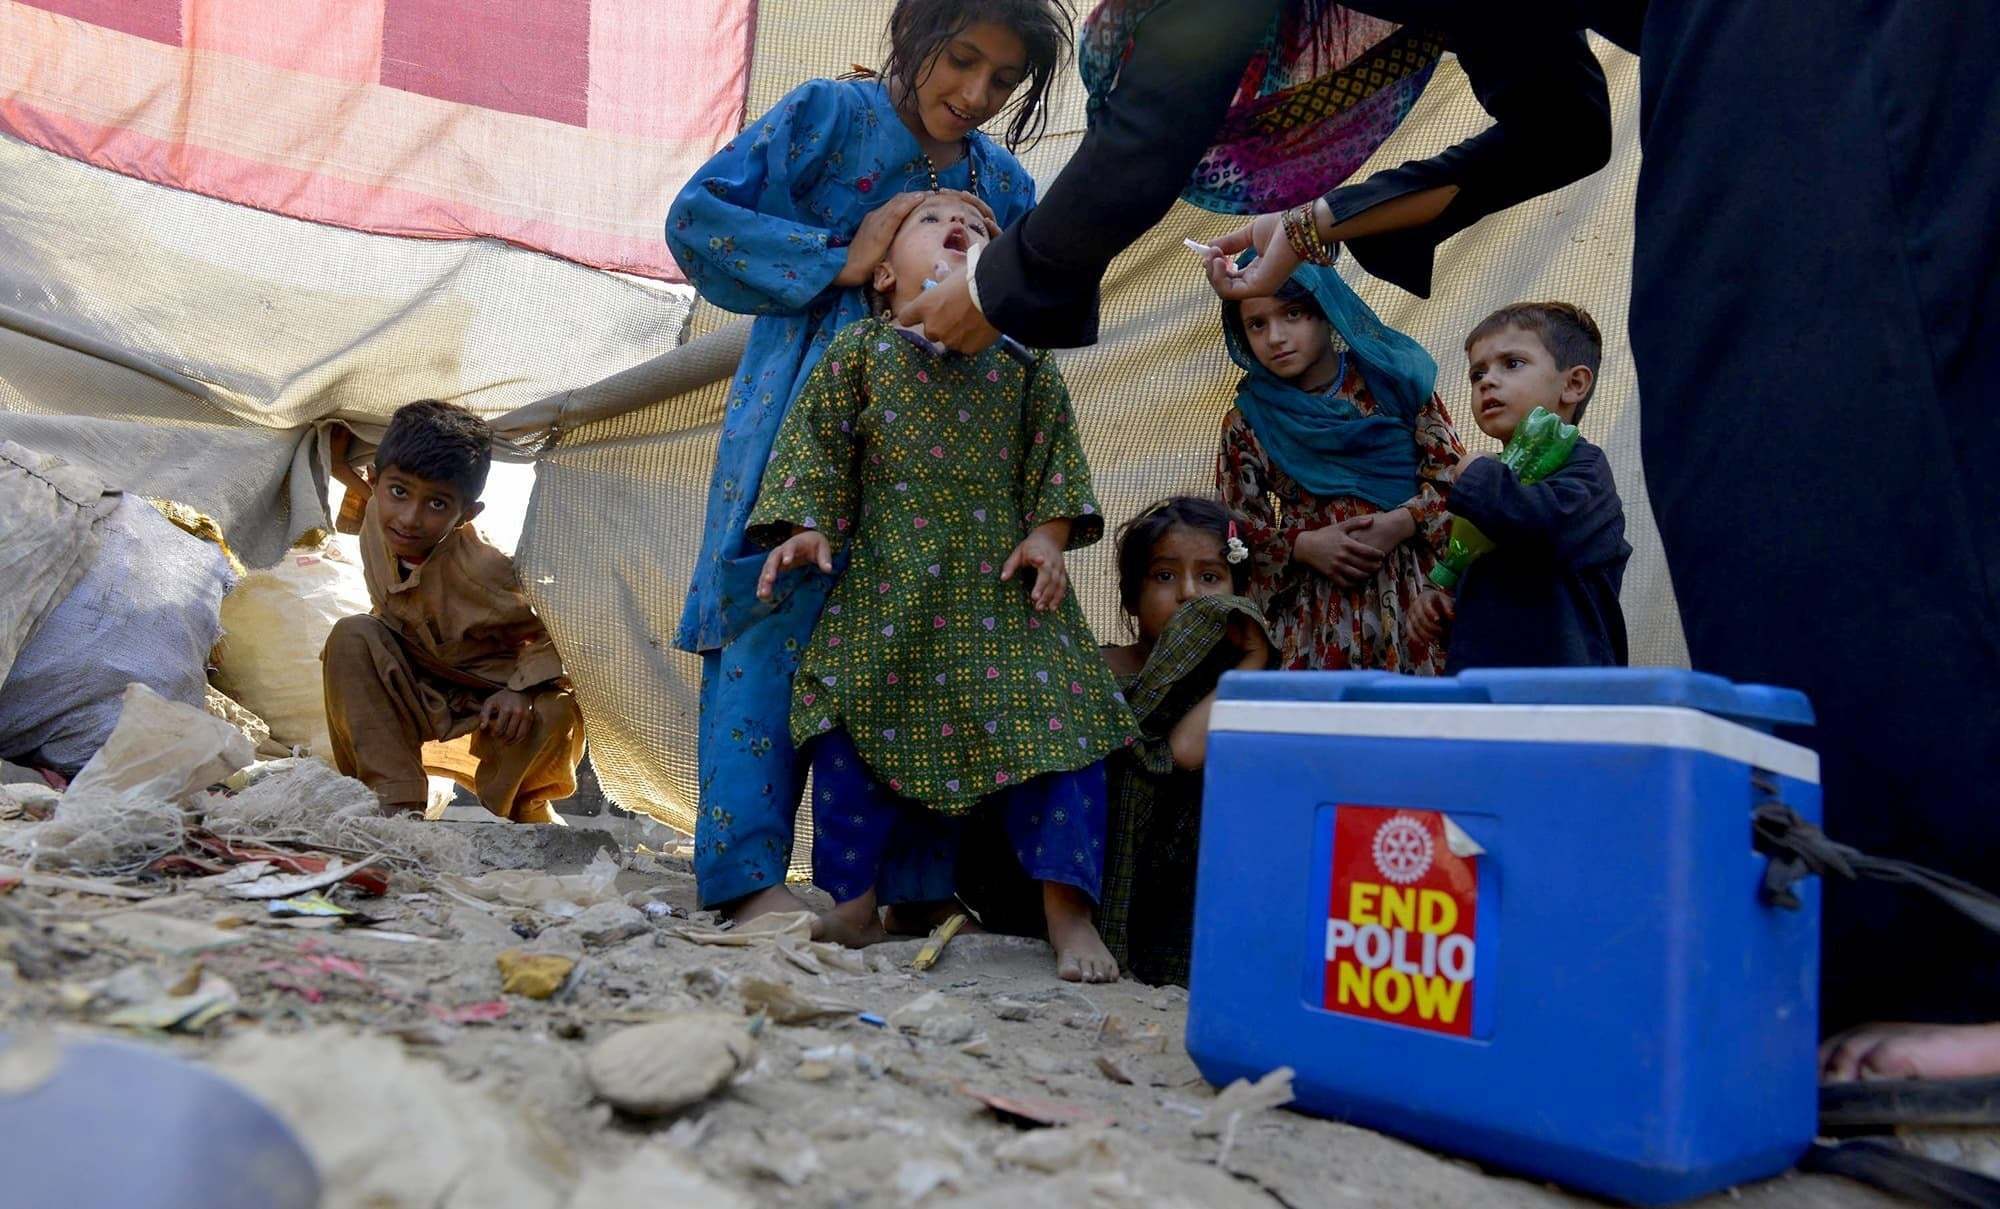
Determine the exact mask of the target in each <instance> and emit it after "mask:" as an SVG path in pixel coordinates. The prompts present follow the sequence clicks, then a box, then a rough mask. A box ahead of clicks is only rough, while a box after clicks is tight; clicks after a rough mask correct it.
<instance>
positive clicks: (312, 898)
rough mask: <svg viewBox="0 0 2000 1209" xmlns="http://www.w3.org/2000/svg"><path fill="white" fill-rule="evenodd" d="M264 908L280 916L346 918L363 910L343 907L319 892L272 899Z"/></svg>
mask: <svg viewBox="0 0 2000 1209" xmlns="http://www.w3.org/2000/svg"><path fill="white" fill-rule="evenodd" d="M264 909H265V910H266V911H268V912H269V913H270V914H272V915H275V916H278V917H279V918H284V917H286V916H297V915H307V916H320V917H327V918H332V919H345V918H347V917H349V916H359V915H360V914H361V912H359V911H356V910H355V909H354V908H353V907H343V906H341V905H340V904H339V903H337V902H334V901H333V900H332V899H330V898H328V897H327V896H326V895H324V894H318V893H314V894H301V895H299V896H298V897H297V898H279V899H272V900H271V901H270V902H267V903H265V904H264Z"/></svg>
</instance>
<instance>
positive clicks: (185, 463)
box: [0, 136, 691, 567]
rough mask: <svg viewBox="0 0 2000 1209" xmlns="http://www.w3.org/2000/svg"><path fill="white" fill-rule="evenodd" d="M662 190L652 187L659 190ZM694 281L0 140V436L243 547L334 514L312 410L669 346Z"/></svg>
mask: <svg viewBox="0 0 2000 1209" xmlns="http://www.w3.org/2000/svg"><path fill="white" fill-rule="evenodd" d="M661 205H662V206H664V205H665V203H664V201H662V202H661ZM690 297H691V292H690V291H689V290H688V289H687V287H685V286H671V287H670V286H663V285H659V284H656V283H653V282H649V281H645V280H642V279H638V278H632V277H626V276H621V275H617V274H611V273H602V272H597V271H594V270H591V269H586V268H583V267H581V266H578V265H574V264H570V263H568V262H566V261H562V260H557V259H555V258H553V257H549V256H543V255H538V254H533V253H528V252H523V251H521V250H519V249H516V248H511V247H507V246H504V245H502V244H499V243H496V242H494V241H491V240H462V241H456V242H450V243H443V242H437V241H432V240H416V239H395V238H388V237H383V236H374V235H366V234H361V233H358V232H354V231H347V230H342V229H339V228H336V227H328V226H322V225H319V224H314V223H306V222H300V221H297V220H295V219H289V218H282V217H279V216H276V215H272V214H268V213H264V212H261V211H257V210H252V209H247V208H245V207H242V206H235V205H229V204H225V203H223V202H219V201H215V200H212V199H209V198H206V197H201V196H197V195H195V194H191V193H185V192H181V191H179V190H174V189H163V188H160V187H158V186H156V185H151V184H148V183H146V182H144V181H139V180H134V179H131V178H129V177H125V176H120V175H117V174H115V173H111V172H106V171H101V170H99V169H95V168H91V167H88V166H86V165H84V164H81V163H78V162H76V161H73V160H69V159H65V158H63V157H61V156H57V155H54V154H51V153H49V152H46V151H42V150H40V149H38V148H35V147H31V146H28V145H27V144H25V143H21V142H18V141H16V140H13V139H9V138H6V137H4V136H0V437H3V438H7V439H11V440H14V441H17V442H19V443H20V444H22V445H25V446H27V447H28V448H30V449H35V450H39V451H41V452H43V453H48V454H55V455H60V456H62V457H64V458H65V459H66V460H68V461H70V462H73V463H76V464H78V465H82V466H86V467H88V468H90V469H91V470H92V471H93V472H95V473H96V474H97V475H98V476H99V477H100V478H102V479H104V480H105V481H106V482H108V483H110V484H111V485H113V486H115V487H120V488H123V489H125V490H130V491H137V492H141V493H143V494H145V495H147V496H150V497H152V498H156V499H170V500H174V501H177V502H179V503H183V504H187V505H190V506H192V507H194V508H197V509H199V510H200V511H202V512H204V513H206V514H208V515H209V516H211V517H213V518H215V520H216V522H217V523H218V524H220V525H221V526H222V528H223V531H224V532H225V533H227V534H228V535H229V541H230V545H231V546H232V547H233V548H234V549H235V550H236V552H237V554H238V555H239V556H240V557H241V558H242V559H243V560H244V561H245V562H246V563H248V564H249V565H251V566H253V567H267V566H270V565H271V564H273V563H275V562H277V560H278V559H279V558H280V557H281V556H282V555H283V554H284V552H285V549H286V547H287V546H288V545H289V544H290V543H291V542H292V540H293V539H295V538H297V537H298V536H300V535H301V534H303V533H305V532H307V531H309V530H312V529H316V528H326V527H329V526H331V524H332V520H331V518H330V517H329V516H328V514H327V500H326V494H325V485H324V483H325V477H324V473H323V470H322V469H321V467H322V466H323V465H324V463H323V460H322V456H321V454H320V452H319V448H318V446H319V442H317V441H315V440H313V439H312V436H313V425H314V424H316V423H317V422H318V421H321V420H324V419H328V418H332V417H336V416H337V417H340V418H343V419H353V420H356V421H357V422H366V421H373V422H374V423H375V424H380V423H381V422H382V421H384V420H386V419H387V418H388V415H389V413H390V412H392V411H394V410H395V408H396V407H397V406H398V405H399V404H402V403H406V402H409V401H410V400H412V399H418V398H424V397H427V396H428V397H436V398H443V399H449V400H451V401H453V402H458V403H463V404H465V405H466V406H468V407H472V408H474V409H475V410H478V411H481V412H483V413H486V414H496V413H499V412H502V411H507V410H510V409H512V408H515V407H518V406H521V405H523V404H526V403H528V402H531V401H533V400H535V399H538V398H541V397H543V396H545V395H549V394H553V393H556V392H560V391H563V390H567V389H570V388H574V387H582V386H588V385H590V384H592V383H595V382H597V381H598V380H600V379H602V378H605V377H607V376H609V375H613V374H616V373H618V372H619V371H621V370H624V369H627V368H629V367H631V366H634V365H637V364H639V363H641V362H644V361H646V360H648V359H649V358H651V357H653V356H655V355H657V354H659V353H661V352H663V351H665V350H666V349H668V348H671V347H673V345H674V344H675V342H676V341H677V340H678V338H679V335H680V332H681V330H682V328H683V326H684V323H685V320H686V317H687V311H688V301H689V298H690Z"/></svg>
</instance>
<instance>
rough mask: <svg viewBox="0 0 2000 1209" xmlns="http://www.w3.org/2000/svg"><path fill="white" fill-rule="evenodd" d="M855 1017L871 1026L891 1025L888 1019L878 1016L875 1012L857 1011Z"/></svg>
mask: <svg viewBox="0 0 2000 1209" xmlns="http://www.w3.org/2000/svg"><path fill="white" fill-rule="evenodd" d="M854 1018H855V1019H856V1020H859V1021H860V1022H861V1023H863V1024H865V1025H867V1026H868V1027H869V1028H888V1027H889V1022H888V1021H887V1020H884V1019H883V1018H882V1017H880V1016H877V1015H876V1014H875V1013H873V1012H857V1013H856V1014H855V1016H854Z"/></svg>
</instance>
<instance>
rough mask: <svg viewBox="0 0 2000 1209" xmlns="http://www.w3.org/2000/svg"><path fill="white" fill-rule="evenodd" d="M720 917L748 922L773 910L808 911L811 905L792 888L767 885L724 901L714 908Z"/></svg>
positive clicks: (732, 921)
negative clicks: (728, 901)
mask: <svg viewBox="0 0 2000 1209" xmlns="http://www.w3.org/2000/svg"><path fill="white" fill-rule="evenodd" d="M716 910H717V911H718V912H719V913H720V914H721V916H722V918H724V919H726V920H728V921H730V922H731V923H738V924H743V923H749V922H750V921H751V920H753V919H755V918H757V917H758V916H759V915H770V914H772V913H774V912H790V911H810V910H812V908H811V907H809V906H807V905H806V901H805V900H804V899H802V898H800V897H799V896H798V895H796V894H793V893H792V888H791V887H790V886H785V885H777V886H768V887H766V888H764V889H762V890H759V891H757V893H755V894H746V895H744V896H743V897H742V898H739V899H737V900H736V901H735V902H732V903H724V904H723V905H722V906H720V907H718V908H716Z"/></svg>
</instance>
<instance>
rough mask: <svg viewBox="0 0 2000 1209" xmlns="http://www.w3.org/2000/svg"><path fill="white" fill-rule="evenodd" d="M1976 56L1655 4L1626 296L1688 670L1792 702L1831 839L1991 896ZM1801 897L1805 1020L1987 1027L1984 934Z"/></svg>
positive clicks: (1999, 697)
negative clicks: (1809, 987)
mask: <svg viewBox="0 0 2000 1209" xmlns="http://www.w3.org/2000/svg"><path fill="white" fill-rule="evenodd" d="M1996 49H2000V6H1996V5H1994V4H1991V3H1976V4H1949V5H1947V4H1936V3H1918V2H1916V0H1820V2H1819V3H1813V4H1797V3H1793V2H1792V0H1679V2H1677V3H1672V4H1669V3H1664V2H1662V3H1655V4H1653V5H1652V7H1651V11H1650V13H1649V15H1648V19H1647V24H1646V28H1645V37H1644V57H1643V61H1642V65H1641V81H1642V83H1641V122H1642V137H1643V139H1644V146H1645V166H1644V168H1643V170H1642V172H1641V175H1640V179H1639V193H1638V214H1637V223H1638V244H1637V249H1636V253H1635V257H1634V265H1633V274H1632V280H1633V294H1632V311H1631V332H1632V345H1633V351H1634V354H1635V356H1636V358H1637V361H1638V368H1639V380H1640V387H1641V393H1642V395H1643V396H1644V407H1643V409H1642V411H1641V417H1642V423H1643V425H1644V428H1643V444H1644V451H1645V464H1646V477H1647V480H1648V483H1649V486H1650V488H1651V492H1652V500H1653V511H1654V513H1655V515H1656V516H1657V518H1658V521H1659V527H1660V534H1661V537H1662V538H1663V539H1664V541H1665V544H1666V552H1667V559H1668V563H1669V566H1670V568H1671V570H1672V572H1673V579H1674V590H1675V592H1676V594H1677V596H1678V598H1679V601H1680V607H1681V615H1682V618H1683V620H1684V621H1685V623H1686V629H1687V638H1688V647H1689V650H1690V651H1691V653H1692V655H1693V661H1694V665H1695V666H1696V667H1697V668H1699V669H1701V670H1703V671H1710V672H1719V673H1722V674H1723V675H1727V676H1731V677H1735V678H1737V679H1740V680H1753V681H1765V682H1769V683H1774V684H1782V685H1788V686H1791V687H1794V688H1799V689H1803V690H1805V691H1806V692H1807V693H1808V694H1810V695H1811V697H1812V701H1813V705H1814V707H1815V708H1816V709H1817V711H1818V713H1819V725H1818V726H1817V727H1816V728H1814V729H1812V730H1810V731H1804V732H1801V733H1800V734H1799V735H1798V736H1797V738H1798V739H1799V740H1800V741H1801V742H1804V743H1807V744H1809V745H1811V746H1812V747H1814V748H1815V749H1817V750H1818V751H1819V752H1820V754H1821V756H1822V759H1823V761H1824V764H1823V776H1824V781H1825V787H1826V833H1827V834H1828V835H1829V836H1831V837H1832V838H1833V839H1835V840H1838V841H1840V842H1841V843H1844V844H1850V845H1853V846H1854V847H1857V848H1860V849H1862V850H1863V851H1865V852H1869V853H1872V854H1874V855H1876V856H1882V857H1893V858H1900V859H1902V860H1908V861H1914V862H1916V863H1918V864H1922V865H1926V866H1929V867H1931V868H1933V869H1937V870H1940V871H1942V872H1945V873H1950V874H1954V875H1956V876H1959V877H1962V878H1964V879H1966V880H1968V881H1971V882H1974V883H1976V884H1980V885H1984V886H1988V887H1992V886H1994V885H1996V883H2000V604H1996V601H2000V475H1996V473H1995V459H1996V457H2000V409H1996V399H1995V397H1994V395H1995V391H1994V386H1993V377H1992V370H1991V364H1992V359H1993V356H1994V352H1995V350H1996V349H2000V226H1996V224H1995V221H1994V216H1995V214H1996V213H2000V138H1996V137H1995V133H1994V131H1995V125H1994V115H1995V114H1996V113H2000V74H1996V72H1995V63H1994V51H1995V50H1996ZM1463 489H1464V488H1463V486H1462V485H1461V488H1460V490H1461V491H1463ZM1825 903H1826V908H1825V917H1824V918H1825V945H1824V955H1825V961H1824V981H1823V989H1824V993H1823V996H1822V1003H1821V1010H1822V1022H1823V1025H1824V1028H1825V1029H1826V1030H1828V1031H1831V1030H1835V1029H1839V1028H1842V1027H1844V1026H1846V1025H1850V1024H1855V1023H1858V1022H1861V1021H1864V1020H1869V1019H1882V1020H1907V1019H1918V1020H1931V1021H1951V1020H1993V1019H1996V1018H2000V942H1996V941H1995V940H1994V938H1993V937H1991V936H1990V935H1989V934H1987V933H1985V932H1983V931H1982V930H1980V929H1979V928H1978V927H1976V926H1975V925H1973V924H1972V923H1970V922H1967V921H1964V920H1961V919H1960V918H1958V917H1957V916H1955V915H1954V914H1953V913H1952V912H1950V911H1948V910H1946V909H1944V908H1942V907H1940V906H1938V905H1937V904H1935V903H1934V902H1932V901H1930V900H1929V898H1928V896H1925V895H1922V894H1918V893H1916V892H1914V891H1912V890H1910V889H1908V888H1905V887H1896V886H1889V885H1877V884H1868V885H1852V884H1835V885H1830V886H1828V887H1826V899H1825Z"/></svg>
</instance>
